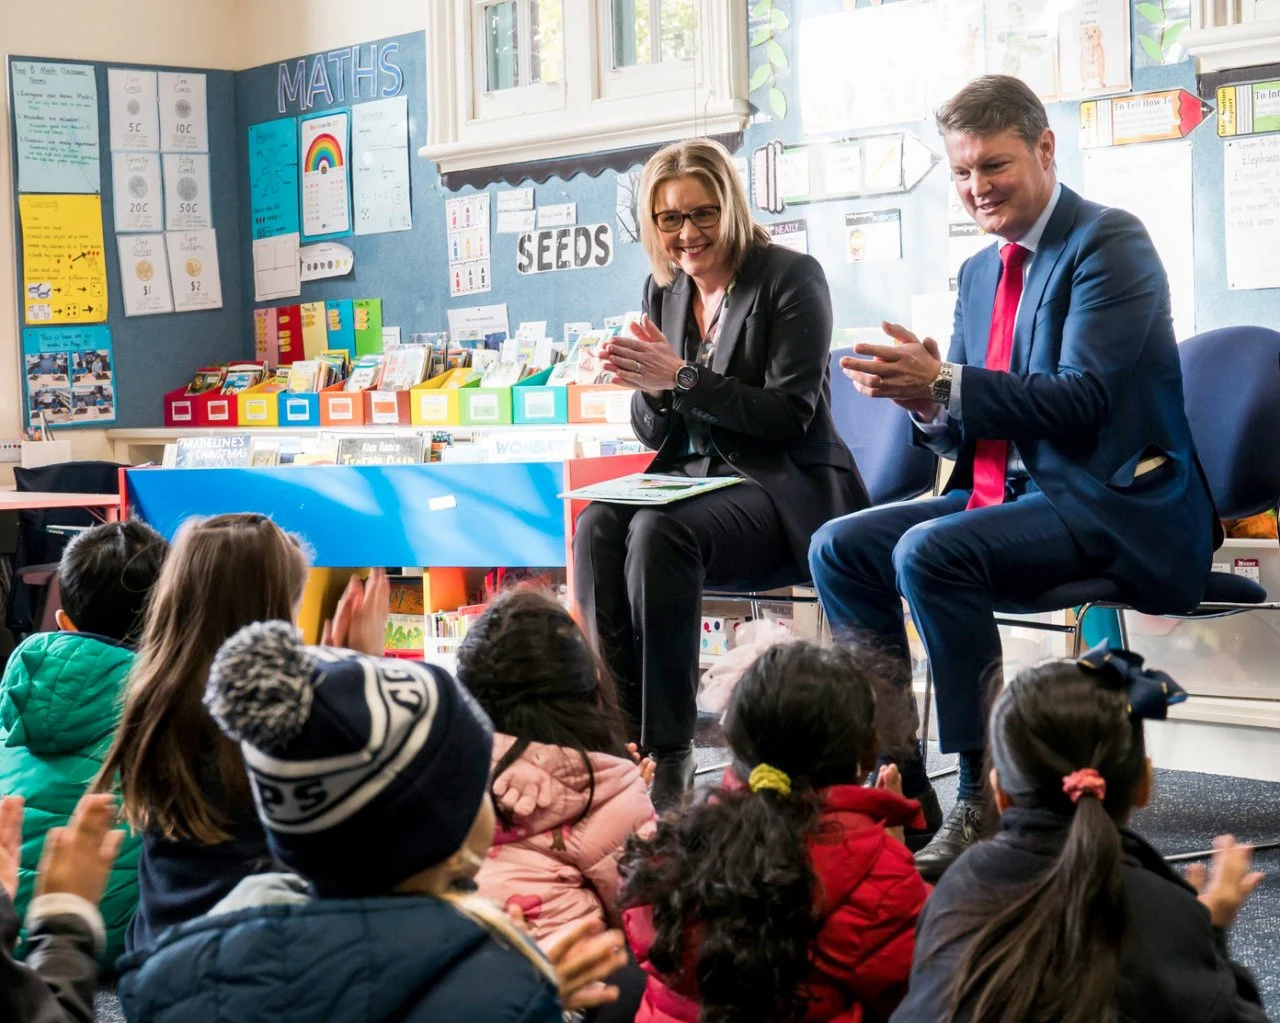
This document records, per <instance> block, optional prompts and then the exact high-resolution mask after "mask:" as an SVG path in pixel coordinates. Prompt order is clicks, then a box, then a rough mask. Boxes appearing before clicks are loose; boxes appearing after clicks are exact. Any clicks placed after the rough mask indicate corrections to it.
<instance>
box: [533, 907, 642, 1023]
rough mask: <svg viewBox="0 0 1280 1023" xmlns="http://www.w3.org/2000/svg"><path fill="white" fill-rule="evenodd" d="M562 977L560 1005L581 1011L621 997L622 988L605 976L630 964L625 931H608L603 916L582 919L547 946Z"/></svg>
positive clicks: (560, 978) (557, 972)
mask: <svg viewBox="0 0 1280 1023" xmlns="http://www.w3.org/2000/svg"><path fill="white" fill-rule="evenodd" d="M547 958H548V959H549V960H550V961H551V965H552V966H554V967H555V970H556V976H557V977H558V978H559V980H560V1004H561V1006H562V1007H563V1008H564V1010H565V1011H566V1012H580V1011H583V1010H586V1009H594V1008H597V1007H598V1006H601V1005H608V1004H609V1003H610V1002H616V1001H617V1000H618V989H617V988H616V987H615V986H613V985H612V984H606V983H605V982H604V980H605V978H606V977H608V976H611V975H612V974H613V973H615V972H616V971H617V970H618V969H620V968H621V967H623V966H625V965H626V964H627V952H626V948H625V944H624V939H623V937H622V932H621V931H606V930H605V929H604V923H603V922H602V921H600V920H599V919H587V920H580V921H579V922H578V923H576V924H574V925H573V926H572V927H569V928H567V929H566V930H565V931H564V933H563V934H561V936H560V937H559V938H557V939H556V941H555V942H554V943H553V944H552V945H551V947H550V948H548V949H547Z"/></svg>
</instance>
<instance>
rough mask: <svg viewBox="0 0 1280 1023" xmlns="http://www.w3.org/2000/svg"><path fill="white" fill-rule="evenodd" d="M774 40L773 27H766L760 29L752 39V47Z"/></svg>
mask: <svg viewBox="0 0 1280 1023" xmlns="http://www.w3.org/2000/svg"><path fill="white" fill-rule="evenodd" d="M771 39H773V27H772V26H770V25H766V26H765V27H764V28H758V29H756V31H755V35H753V36H752V37H751V45H752V46H759V45H760V44H761V43H765V42H769V41H770V40H771Z"/></svg>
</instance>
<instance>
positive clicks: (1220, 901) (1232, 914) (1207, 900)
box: [1187, 835, 1265, 928]
mask: <svg viewBox="0 0 1280 1023" xmlns="http://www.w3.org/2000/svg"><path fill="white" fill-rule="evenodd" d="M1252 865H1253V848H1252V847H1251V846H1247V845H1240V844H1238V843H1237V842H1236V840H1235V839H1234V838H1233V837H1232V836H1231V835H1219V836H1218V837H1217V838H1215V839H1214V840H1213V862H1212V864H1210V866H1209V868H1208V869H1207V870H1206V869H1205V865H1204V864H1203V863H1193V864H1191V865H1190V866H1189V867H1187V881H1188V883H1189V884H1190V885H1191V887H1192V888H1194V889H1195V890H1196V891H1198V892H1199V893H1200V901H1201V902H1203V903H1204V904H1205V905H1206V906H1208V907H1209V917H1210V919H1211V920H1212V921H1213V926H1214V927H1223V928H1226V927H1230V926H1231V924H1232V923H1233V922H1234V921H1235V918H1236V914H1237V913H1238V912H1240V907H1241V906H1243V905H1244V902H1245V900H1246V899H1247V898H1248V897H1249V896H1250V895H1251V894H1252V893H1253V890H1254V889H1255V888H1256V887H1258V882H1259V881H1261V880H1262V879H1263V877H1264V876H1265V875H1264V874H1261V873H1259V872H1258V871H1256V870H1250V869H1249V868H1250V867H1251V866H1252Z"/></svg>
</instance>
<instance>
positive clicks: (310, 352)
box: [298, 302, 329, 359]
mask: <svg viewBox="0 0 1280 1023" xmlns="http://www.w3.org/2000/svg"><path fill="white" fill-rule="evenodd" d="M298 310H299V312H300V313H301V314H302V356H303V358H305V359H318V358H319V357H320V355H321V354H322V353H323V352H324V350H325V349H326V348H328V347H329V328H328V325H327V324H326V323H325V313H324V303H323V302H303V303H302V305H300V306H298Z"/></svg>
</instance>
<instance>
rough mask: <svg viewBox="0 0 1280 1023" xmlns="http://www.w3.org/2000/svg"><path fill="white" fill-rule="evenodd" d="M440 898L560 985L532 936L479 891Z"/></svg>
mask: <svg viewBox="0 0 1280 1023" xmlns="http://www.w3.org/2000/svg"><path fill="white" fill-rule="evenodd" d="M439 898H440V901H441V902H447V903H448V904H449V905H451V906H452V907H453V908H454V909H456V910H457V911H458V912H459V913H461V914H462V915H463V916H465V917H466V918H467V919H469V920H471V921H472V922H474V923H477V924H479V925H480V926H481V927H483V928H484V929H485V930H487V931H488V932H489V933H490V934H491V935H493V937H494V938H495V939H496V940H497V941H498V942H499V943H501V944H503V945H506V946H507V947H508V948H512V949H514V950H515V951H517V952H519V953H520V954H521V955H522V956H524V957H525V958H526V959H527V960H529V962H530V963H531V964H532V965H533V968H534V969H536V970H537V971H538V972H539V973H541V974H542V975H543V976H544V977H546V978H547V980H549V981H551V983H552V984H554V985H555V987H556V990H557V991H558V990H559V988H560V978H559V976H558V975H557V974H556V968H555V967H554V966H552V965H551V963H550V962H548V960H547V957H546V956H544V955H543V954H542V952H541V950H540V949H539V948H538V946H537V945H535V944H534V942H533V939H532V938H530V937H529V936H528V935H527V934H524V933H523V932H522V931H521V930H520V928H518V927H517V926H516V925H515V923H514V921H512V919H511V917H509V916H507V914H506V913H504V912H502V910H501V909H499V908H498V907H497V906H495V905H494V904H493V903H492V902H489V901H488V900H487V899H483V898H481V897H480V896H479V895H469V894H463V893H461V892H444V893H443V894H441V895H440V896H439Z"/></svg>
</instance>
